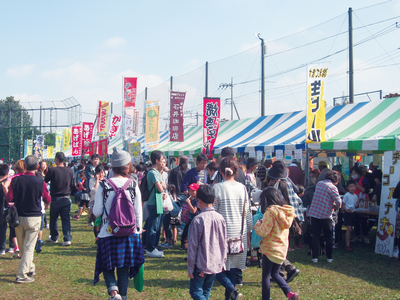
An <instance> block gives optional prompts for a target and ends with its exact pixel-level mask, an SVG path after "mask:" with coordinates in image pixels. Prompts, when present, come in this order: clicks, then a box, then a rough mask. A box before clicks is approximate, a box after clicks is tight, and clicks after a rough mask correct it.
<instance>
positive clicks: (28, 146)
mask: <svg viewBox="0 0 400 300" xmlns="http://www.w3.org/2000/svg"><path fill="white" fill-rule="evenodd" d="M32 144H33V141H32V140H26V155H25V157H26V156H28V155H32Z"/></svg>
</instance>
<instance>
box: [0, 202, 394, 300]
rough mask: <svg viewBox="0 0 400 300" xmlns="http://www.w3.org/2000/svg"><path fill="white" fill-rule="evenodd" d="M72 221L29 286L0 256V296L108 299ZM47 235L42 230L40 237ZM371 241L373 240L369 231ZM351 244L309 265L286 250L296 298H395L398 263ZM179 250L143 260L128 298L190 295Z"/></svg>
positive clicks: (253, 275)
mask: <svg viewBox="0 0 400 300" xmlns="http://www.w3.org/2000/svg"><path fill="white" fill-rule="evenodd" d="M74 210H77V206H76V205H73V207H72V211H74ZM71 215H72V214H71ZM71 223H72V236H73V240H72V246H70V247H62V246H61V242H58V243H56V244H53V243H49V242H45V245H44V247H43V251H42V253H40V254H37V253H35V257H34V262H35V263H36V273H37V274H36V276H35V282H33V283H31V284H15V283H14V280H15V274H16V271H17V268H18V263H19V260H17V259H13V258H12V255H11V254H6V255H5V256H0V299H108V295H107V292H106V287H105V282H104V280H103V278H102V276H101V280H100V282H99V283H98V284H97V285H96V286H93V274H94V265H95V259H96V247H95V244H94V237H93V233H92V227H89V226H87V219H86V217H85V216H82V217H81V220H79V221H75V220H71ZM59 226H61V222H59ZM60 228H61V227H60ZM60 232H62V231H61V230H60ZM48 235H49V230H48V229H45V230H44V234H43V237H44V240H47V237H48ZM370 239H371V241H373V240H374V232H371V235H370ZM59 240H60V241H62V236H60V238H59ZM355 246H356V247H357V250H356V251H355V252H353V253H347V252H345V251H344V250H343V245H341V247H340V249H336V250H334V254H333V255H334V256H333V257H334V263H333V264H328V263H327V262H326V260H325V258H326V257H325V256H323V257H320V263H318V264H312V263H311V257H310V256H308V255H307V250H296V251H293V252H289V256H288V259H289V260H290V261H291V262H292V263H293V264H294V265H295V266H296V267H297V268H298V269H300V270H301V273H300V275H299V276H298V277H296V278H295V279H294V281H293V282H291V284H290V286H291V287H292V289H293V291H295V292H298V293H300V296H301V299H337V300H339V299H400V262H399V261H398V260H397V259H394V258H388V257H385V256H381V255H377V254H374V242H372V243H371V244H369V245H365V244H361V243H358V244H355ZM178 248H179V247H178V246H175V248H173V249H170V250H166V251H165V258H162V259H154V258H148V259H146V263H145V287H144V290H143V292H142V293H139V292H137V291H136V290H135V289H134V288H133V281H130V283H129V290H128V298H129V299H190V295H189V280H188V276H187V272H186V264H185V260H184V257H185V252H183V251H181V250H179V249H178ZM243 277H244V285H243V287H239V290H240V292H241V293H242V294H243V295H244V296H245V297H244V298H245V299H261V282H260V281H261V269H260V268H258V267H257V264H256V263H254V264H253V265H252V266H250V267H249V268H248V269H247V270H245V271H244V272H243ZM271 293H272V295H271V298H272V299H274V300H276V299H285V296H284V295H283V293H282V291H281V289H280V288H279V287H278V286H277V285H276V284H273V285H272V288H271ZM223 294H224V289H223V287H222V286H220V285H219V284H218V283H217V282H216V283H215V284H214V287H213V290H212V293H211V297H210V299H223V298H224V297H223Z"/></svg>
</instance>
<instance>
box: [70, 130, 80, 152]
mask: <svg viewBox="0 0 400 300" xmlns="http://www.w3.org/2000/svg"><path fill="white" fill-rule="evenodd" d="M81 153H82V127H81V126H72V156H80V155H81Z"/></svg>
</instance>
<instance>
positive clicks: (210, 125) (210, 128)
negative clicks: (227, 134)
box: [202, 98, 221, 158]
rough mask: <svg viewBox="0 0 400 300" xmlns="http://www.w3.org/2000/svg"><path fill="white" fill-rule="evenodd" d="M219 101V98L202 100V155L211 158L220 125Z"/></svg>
mask: <svg viewBox="0 0 400 300" xmlns="http://www.w3.org/2000/svg"><path fill="white" fill-rule="evenodd" d="M220 110H221V101H220V99H219V98H204V100H203V151H202V152H203V153H204V154H205V155H207V157H209V158H211V157H212V156H213V148H214V144H215V142H216V140H217V136H218V130H219V123H220V113H221V112H220Z"/></svg>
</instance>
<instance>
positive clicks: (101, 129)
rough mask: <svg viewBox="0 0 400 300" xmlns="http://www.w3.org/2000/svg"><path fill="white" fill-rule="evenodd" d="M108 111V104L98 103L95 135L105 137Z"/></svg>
mask: <svg viewBox="0 0 400 300" xmlns="http://www.w3.org/2000/svg"><path fill="white" fill-rule="evenodd" d="M109 110H110V102H105V101H99V110H98V113H97V135H107V130H108V114H109Z"/></svg>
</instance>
